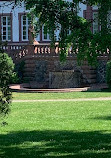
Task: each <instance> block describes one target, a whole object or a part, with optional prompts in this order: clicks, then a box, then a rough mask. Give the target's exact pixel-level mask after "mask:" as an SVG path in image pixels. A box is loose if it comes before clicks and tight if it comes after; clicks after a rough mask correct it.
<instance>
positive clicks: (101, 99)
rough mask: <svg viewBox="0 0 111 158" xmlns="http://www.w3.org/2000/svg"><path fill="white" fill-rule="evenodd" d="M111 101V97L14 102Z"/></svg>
mask: <svg viewBox="0 0 111 158" xmlns="http://www.w3.org/2000/svg"><path fill="white" fill-rule="evenodd" d="M104 100H106V101H107V100H111V97H104V98H102V97H101V98H79V99H46V100H13V102H17V103H18V102H57V101H58V102H66V101H72V102H75V101H104Z"/></svg>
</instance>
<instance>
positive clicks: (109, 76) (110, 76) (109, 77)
mask: <svg viewBox="0 0 111 158" xmlns="http://www.w3.org/2000/svg"><path fill="white" fill-rule="evenodd" d="M106 82H107V84H108V87H109V88H110V89H111V60H110V61H108V62H107V64H106Z"/></svg>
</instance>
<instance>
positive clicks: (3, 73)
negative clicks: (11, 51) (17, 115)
mask: <svg viewBox="0 0 111 158" xmlns="http://www.w3.org/2000/svg"><path fill="white" fill-rule="evenodd" d="M13 70H14V64H13V61H12V59H11V58H10V57H9V56H8V55H7V54H6V53H4V52H3V50H2V49H1V50H0V115H6V114H8V113H9V111H10V103H11V99H12V94H11V90H10V89H9V84H10V81H11V79H12V76H13Z"/></svg>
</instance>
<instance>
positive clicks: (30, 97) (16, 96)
mask: <svg viewBox="0 0 111 158" xmlns="http://www.w3.org/2000/svg"><path fill="white" fill-rule="evenodd" d="M98 97H111V92H70V93H16V92H14V93H13V99H14V100H33V99H74V98H98Z"/></svg>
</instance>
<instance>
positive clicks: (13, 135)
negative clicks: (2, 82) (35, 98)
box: [0, 101, 111, 158]
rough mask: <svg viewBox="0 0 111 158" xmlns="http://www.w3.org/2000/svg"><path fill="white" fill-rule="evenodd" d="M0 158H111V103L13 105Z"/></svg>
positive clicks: (1, 136)
mask: <svg viewBox="0 0 111 158" xmlns="http://www.w3.org/2000/svg"><path fill="white" fill-rule="evenodd" d="M6 121H7V123H8V125H6V126H0V158H55V157H60V158H110V157H111V101H98V102H97V101H87V102H56V101H55V102H47V101H46V102H36V103H31V102H28V103H22V102H20V103H13V105H12V111H11V114H10V115H9V117H8V118H7V119H6Z"/></svg>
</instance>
